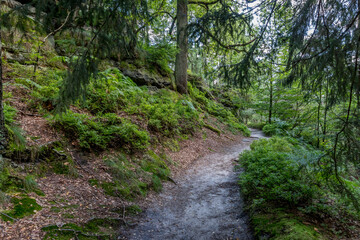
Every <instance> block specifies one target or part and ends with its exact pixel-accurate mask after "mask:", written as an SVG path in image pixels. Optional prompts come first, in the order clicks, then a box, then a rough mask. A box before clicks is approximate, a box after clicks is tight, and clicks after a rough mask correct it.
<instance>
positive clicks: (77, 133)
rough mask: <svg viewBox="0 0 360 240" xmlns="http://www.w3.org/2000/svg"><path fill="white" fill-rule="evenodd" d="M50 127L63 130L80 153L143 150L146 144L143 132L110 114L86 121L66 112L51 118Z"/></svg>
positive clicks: (146, 140)
mask: <svg viewBox="0 0 360 240" xmlns="http://www.w3.org/2000/svg"><path fill="white" fill-rule="evenodd" d="M52 124H53V125H54V126H55V127H57V128H60V129H61V130H63V131H64V132H65V134H66V135H67V136H68V137H69V138H70V139H73V140H78V141H79V146H80V147H82V148H84V149H90V148H95V149H100V150H104V149H106V148H107V147H110V146H114V147H127V146H129V147H130V148H133V149H144V148H146V147H147V146H148V145H149V140H150V137H149V135H148V133H147V132H145V131H142V130H140V129H139V127H138V126H137V125H135V124H133V123H131V122H130V121H129V120H127V119H124V118H121V117H118V116H117V115H116V114H114V113H107V114H100V115H98V116H96V117H90V116H88V115H86V114H79V113H74V112H72V111H68V112H67V113H65V114H62V115H57V116H54V117H53V119H52Z"/></svg>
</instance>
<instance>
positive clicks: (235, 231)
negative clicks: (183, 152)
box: [120, 130, 263, 240]
mask: <svg viewBox="0 0 360 240" xmlns="http://www.w3.org/2000/svg"><path fill="white" fill-rule="evenodd" d="M261 137H263V134H262V132H260V131H256V130H253V131H252V136H251V138H243V139H238V140H237V141H235V142H233V143H228V144H227V145H225V146H224V145H223V146H221V147H219V146H218V147H217V149H218V151H213V152H212V153H207V154H205V155H204V156H202V157H199V158H197V159H196V161H194V162H193V164H191V166H189V167H188V168H187V169H186V170H185V171H182V172H181V173H180V174H178V175H177V176H176V177H175V178H174V180H175V182H176V184H174V183H170V182H169V183H167V184H166V186H165V187H164V191H163V192H162V193H161V194H160V195H151V196H150V197H148V198H147V199H146V200H145V201H142V203H140V206H143V207H144V208H145V209H146V210H145V211H144V212H143V213H142V214H140V215H139V216H137V217H135V218H134V219H132V224H131V225H130V227H126V226H124V227H123V228H122V229H121V232H120V235H121V236H122V237H123V239H243V240H246V239H253V235H252V232H251V229H250V226H249V219H248V216H247V214H246V213H245V212H244V202H243V201H242V199H241V196H240V192H239V186H238V184H237V176H238V173H239V172H238V171H235V169H234V166H235V165H236V163H237V161H238V156H239V154H240V153H241V152H242V151H244V150H245V149H249V146H250V144H251V142H252V141H253V140H255V139H258V138H261Z"/></svg>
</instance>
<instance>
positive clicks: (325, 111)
mask: <svg viewBox="0 0 360 240" xmlns="http://www.w3.org/2000/svg"><path fill="white" fill-rule="evenodd" d="M328 94H329V80H327V81H326V90H325V109H324V126H323V142H325V140H326V139H325V138H326V131H327V129H326V128H327V119H326V118H327V111H328Z"/></svg>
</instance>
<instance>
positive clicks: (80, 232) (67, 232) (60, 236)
mask: <svg viewBox="0 0 360 240" xmlns="http://www.w3.org/2000/svg"><path fill="white" fill-rule="evenodd" d="M121 224H122V222H121V221H120V220H117V219H93V220H91V221H89V222H87V223H85V224H83V225H81V226H79V225H76V224H73V223H67V224H65V225H63V226H62V227H58V226H56V225H53V226H48V227H44V228H42V231H44V232H46V234H45V237H44V240H50V239H51V240H53V239H56V240H70V239H74V238H75V239H79V240H97V239H104V240H106V239H108V240H110V239H116V231H115V230H116V228H117V227H118V226H120V225H121Z"/></svg>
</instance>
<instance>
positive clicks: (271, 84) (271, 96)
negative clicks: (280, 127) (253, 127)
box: [269, 67, 274, 124]
mask: <svg viewBox="0 0 360 240" xmlns="http://www.w3.org/2000/svg"><path fill="white" fill-rule="evenodd" d="M272 81H273V80H272V69H271V67H270V99H269V124H271V118H272V110H273V90H274V89H273V82H272Z"/></svg>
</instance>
